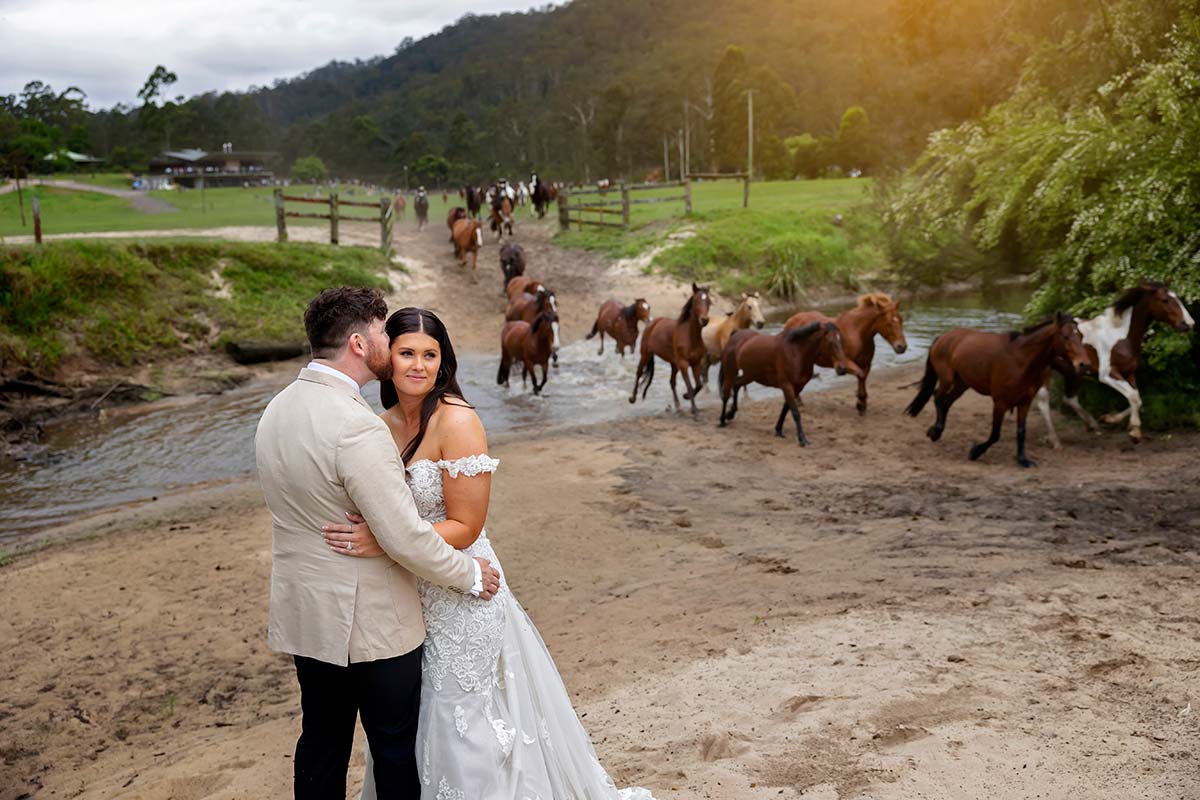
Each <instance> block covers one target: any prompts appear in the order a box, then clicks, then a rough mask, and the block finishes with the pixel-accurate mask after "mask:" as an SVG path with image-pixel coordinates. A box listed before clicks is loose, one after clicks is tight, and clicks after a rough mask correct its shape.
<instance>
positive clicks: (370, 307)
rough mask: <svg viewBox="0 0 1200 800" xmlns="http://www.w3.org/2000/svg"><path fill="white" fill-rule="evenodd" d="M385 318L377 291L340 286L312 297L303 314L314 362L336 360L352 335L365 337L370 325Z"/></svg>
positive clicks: (384, 305)
mask: <svg viewBox="0 0 1200 800" xmlns="http://www.w3.org/2000/svg"><path fill="white" fill-rule="evenodd" d="M386 318H387V303H386V302H385V301H384V299H383V294H382V293H381V292H380V291H379V290H378V289H367V288H365V287H361V286H339V287H338V288H336V289H326V290H325V291H323V292H321V293H320V294H319V295H317V296H316V297H314V298H313V299H312V301H311V302H309V304H308V308H307V309H306V310H305V312H304V332H305V333H306V334H308V345H309V347H311V348H312V357H313V358H336V357H337V355H338V353H339V352H341V350H342V348H343V347H345V346H346V340H347V339H348V338H349V337H350V334H352V333H356V332H358V333H365V332H366V330H367V328H369V327H370V325H371V322H373V321H374V320H377V319H386Z"/></svg>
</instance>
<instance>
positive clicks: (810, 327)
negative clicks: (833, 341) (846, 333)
mask: <svg viewBox="0 0 1200 800" xmlns="http://www.w3.org/2000/svg"><path fill="white" fill-rule="evenodd" d="M828 324H830V325H832V324H833V323H832V322H830V323H828ZM820 327H821V323H819V322H810V323H808V324H807V325H801V326H800V327H799V328H792V329H790V330H786V331H784V332H783V338H784V340H785V341H788V342H798V341H800V340H801V339H807V338H808V337H809V336H811V335H812V334H814V333H816V332H817V329H818V328H820Z"/></svg>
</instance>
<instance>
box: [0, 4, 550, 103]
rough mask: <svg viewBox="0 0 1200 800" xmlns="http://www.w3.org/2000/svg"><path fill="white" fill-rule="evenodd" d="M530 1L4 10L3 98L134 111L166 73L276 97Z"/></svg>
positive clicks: (195, 90)
mask: <svg viewBox="0 0 1200 800" xmlns="http://www.w3.org/2000/svg"><path fill="white" fill-rule="evenodd" d="M544 4H545V3H544V2H543V3H533V2H531V0H516V1H515V2H514V0H471V2H466V1H465V0H401V2H399V3H396V2H394V1H393V2H387V0H340V2H338V3H336V4H332V3H330V2H329V0H321V1H320V2H317V0H286V2H278V0H273V1H272V2H267V0H240V2H230V1H229V0H204V1H203V2H201V0H160V2H158V3H155V4H150V5H147V4H146V3H144V2H134V1H133V0H0V95H5V94H16V93H19V92H20V90H21V88H22V87H23V86H24V85H25V84H26V83H28V82H29V81H32V80H40V81H43V82H44V83H48V84H50V85H51V86H53V87H54V88H55V89H56V90H58V91H62V90H63V89H66V88H67V87H68V86H78V87H79V88H80V89H82V90H83V91H84V92H86V93H87V95H88V105H89V106H90V107H92V108H93V109H98V108H107V107H111V106H112V105H114V104H116V103H118V102H124V103H131V104H133V103H136V102H137V101H136V97H137V91H138V89H140V88H141V87H142V84H143V83H145V81H146V77H147V76H149V74H150V73H151V72H152V71H153V70H154V67H155V66H156V65H158V64H162V65H164V66H166V67H167V68H168V69H170V70H171V71H173V72H174V73H175V74H176V75H178V76H179V81H178V83H176V84H175V85H174V86H172V87H171V89H170V92H171V95H172V96H175V95H184V96H188V97H190V96H192V95H195V94H201V93H203V92H207V91H212V90H216V91H225V90H244V89H247V88H249V87H250V86H252V85H259V86H263V85H269V84H271V83H272V82H274V81H275V80H276V79H277V78H289V77H293V76H295V75H299V74H301V73H303V72H307V71H309V70H312V69H315V68H316V67H319V66H321V65H323V64H326V63H328V62H330V61H332V60H339V61H354V60H355V59H368V58H372V57H374V56H378V55H389V54H391V52H392V51H393V50H394V49H395V47H396V45H397V44H399V43H400V41H401V40H402V39H404V38H405V37H406V36H411V37H413V38H414V39H420V38H422V37H424V36H428V35H429V34H432V33H436V32H437V31H439V30H441V29H442V28H443V27H445V26H446V25H449V24H452V23H453V22H454V21H455V20H457V19H459V18H461V17H462V16H463V15H464V14H467V13H472V14H492V13H500V12H503V11H524V10H528V9H529V8H531V7H535V6H538V7H540V6H542V5H544Z"/></svg>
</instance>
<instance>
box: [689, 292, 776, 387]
mask: <svg viewBox="0 0 1200 800" xmlns="http://www.w3.org/2000/svg"><path fill="white" fill-rule="evenodd" d="M758 300H759V295H758V292H755V293H754V294H746V293H745V292H742V299H741V302H740V303H738V307H737V308H735V309H734V310H733V313H732V314H714V315H713V316H711V317H709V318H708V324H707V325H705V326H704V330H703V331H701V333H700V335H701V337H702V338H703V339H704V349H705V350H707V351H708V360H707V364H706V365H705V368H704V373H705V381H706V382H707V380H708V378H707V375H708V368H709V367H711V366H712V365H713V364H716V363H717V362H719V361H720V360H721V354H722V353H723V352H725V345H726V344H728V343H729V337H730V336H732V335H733V332H734V331H737V330H742V329H743V328H749V327H750V326H751V325H753V326H754V327H755V328H761V327H762V326H763V325H766V324H767V320H766V317H764V316H763V313H762V306H761V305H760V304H759V302H758Z"/></svg>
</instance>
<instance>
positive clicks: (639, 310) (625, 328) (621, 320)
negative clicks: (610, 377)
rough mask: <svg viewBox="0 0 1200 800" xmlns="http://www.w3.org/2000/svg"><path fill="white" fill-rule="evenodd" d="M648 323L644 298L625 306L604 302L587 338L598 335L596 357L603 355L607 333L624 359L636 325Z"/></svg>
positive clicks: (632, 340) (648, 314)
mask: <svg viewBox="0 0 1200 800" xmlns="http://www.w3.org/2000/svg"><path fill="white" fill-rule="evenodd" d="M649 321H650V304H649V303H647V302H646V300H645V299H644V298H641V297H639V298H638V299H637V300H634V301H633V302H632V303H630V304H629V305H627V306H622V305H621V304H620V303H618V302H617V301H616V300H606V301H605V302H604V303H603V305H601V306H600V313H599V314H597V315H596V322H595V324H593V325H592V332H591V333H589V334H588V335H587V338H589V339H591V338H592V337H593V336H595V335H596V334H597V333H598V334H600V352H599V353H598V354H597V355H604V334H606V333H607V334H608V335H609V336H611V337H612V338H613V341H614V342H616V344H617V352H618V353H620V354H621V358H624V357H625V348H626V347H628V348H629V352H631V353H632V352H633V345H634V344H635V343H636V342H637V337H638V323H639V322H649ZM705 330H707V328H705Z"/></svg>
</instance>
